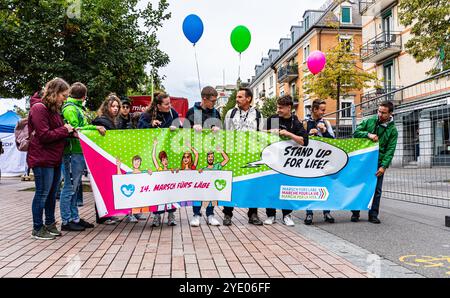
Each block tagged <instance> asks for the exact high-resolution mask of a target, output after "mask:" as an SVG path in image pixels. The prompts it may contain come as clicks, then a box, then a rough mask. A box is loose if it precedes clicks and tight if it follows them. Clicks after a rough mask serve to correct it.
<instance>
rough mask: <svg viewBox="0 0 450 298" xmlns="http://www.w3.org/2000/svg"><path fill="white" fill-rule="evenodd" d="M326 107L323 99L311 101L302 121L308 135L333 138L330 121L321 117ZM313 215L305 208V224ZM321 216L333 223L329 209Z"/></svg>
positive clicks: (308, 223) (310, 221)
mask: <svg viewBox="0 0 450 298" xmlns="http://www.w3.org/2000/svg"><path fill="white" fill-rule="evenodd" d="M326 109H327V103H326V101H325V100H321V99H316V100H314V101H313V103H312V108H311V112H312V113H311V116H309V117H307V118H306V119H305V122H304V126H305V129H306V131H307V133H308V134H309V135H310V136H318V137H323V138H331V139H334V132H333V127H332V126H331V124H330V122H328V121H327V120H325V119H323V116H324V115H325V111H326ZM313 215H314V213H313V211H312V210H306V218H305V224H306V225H308V226H309V225H311V224H312V223H313ZM323 217H324V220H325V221H326V222H328V223H334V218H333V217H332V216H331V212H330V210H324V211H323Z"/></svg>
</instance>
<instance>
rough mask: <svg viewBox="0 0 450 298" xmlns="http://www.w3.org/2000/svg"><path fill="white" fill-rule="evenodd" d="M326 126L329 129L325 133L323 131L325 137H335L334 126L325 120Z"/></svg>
mask: <svg viewBox="0 0 450 298" xmlns="http://www.w3.org/2000/svg"><path fill="white" fill-rule="evenodd" d="M325 126H326V127H327V131H326V132H325V133H323V134H322V135H323V136H324V137H325V138H330V139H334V138H335V135H334V131H333V127H332V126H331V124H330V122H329V121H325Z"/></svg>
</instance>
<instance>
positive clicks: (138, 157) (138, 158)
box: [132, 155, 142, 162]
mask: <svg viewBox="0 0 450 298" xmlns="http://www.w3.org/2000/svg"><path fill="white" fill-rule="evenodd" d="M136 160H139V161H141V162H142V158H141V157H140V156H139V155H136V156H134V157H133V159H132V162H135V161H136Z"/></svg>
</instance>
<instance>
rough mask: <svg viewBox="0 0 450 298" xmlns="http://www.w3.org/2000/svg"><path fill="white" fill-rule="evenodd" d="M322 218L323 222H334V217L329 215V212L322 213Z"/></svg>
mask: <svg viewBox="0 0 450 298" xmlns="http://www.w3.org/2000/svg"><path fill="white" fill-rule="evenodd" d="M323 219H324V220H325V222H328V223H334V217H333V216H331V214H330V213H329V212H327V213H325V214H324V215H323Z"/></svg>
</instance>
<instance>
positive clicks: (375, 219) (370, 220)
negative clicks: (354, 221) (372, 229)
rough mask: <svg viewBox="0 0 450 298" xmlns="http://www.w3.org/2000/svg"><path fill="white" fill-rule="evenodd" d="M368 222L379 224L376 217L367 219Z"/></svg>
mask: <svg viewBox="0 0 450 298" xmlns="http://www.w3.org/2000/svg"><path fill="white" fill-rule="evenodd" d="M369 222H371V223H373V224H377V225H378V224H380V223H381V221H380V220H379V219H378V217H376V216H372V217H369Z"/></svg>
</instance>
